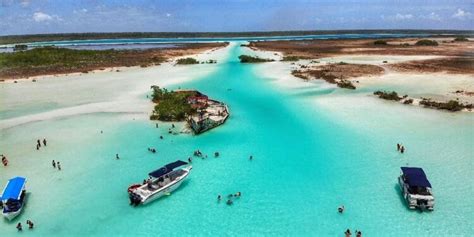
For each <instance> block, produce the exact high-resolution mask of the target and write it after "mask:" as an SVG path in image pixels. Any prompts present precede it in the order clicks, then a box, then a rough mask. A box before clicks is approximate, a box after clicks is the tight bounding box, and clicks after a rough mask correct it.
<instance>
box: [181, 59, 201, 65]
mask: <svg viewBox="0 0 474 237" xmlns="http://www.w3.org/2000/svg"><path fill="white" fill-rule="evenodd" d="M176 64H178V65H188V64H199V61H198V60H196V59H195V58H180V59H178V60H176Z"/></svg>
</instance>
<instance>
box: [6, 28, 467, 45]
mask: <svg viewBox="0 0 474 237" xmlns="http://www.w3.org/2000/svg"><path fill="white" fill-rule="evenodd" d="M324 34H430V35H439V36H443V35H468V36H469V35H471V36H474V31H469V30H403V29H401V30H321V31H319V30H318V31H254V32H116V33H100V32H97V33H93V32H90V33H57V34H30V35H5V36H0V45H2V44H17V43H28V42H42V41H64V40H85V39H135V38H218V37H224V38H225V37H273V36H307V35H324Z"/></svg>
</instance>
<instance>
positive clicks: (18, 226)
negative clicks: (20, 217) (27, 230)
mask: <svg viewBox="0 0 474 237" xmlns="http://www.w3.org/2000/svg"><path fill="white" fill-rule="evenodd" d="M16 229H17V230H18V231H22V230H23V226H21V222H18V224H17V225H16Z"/></svg>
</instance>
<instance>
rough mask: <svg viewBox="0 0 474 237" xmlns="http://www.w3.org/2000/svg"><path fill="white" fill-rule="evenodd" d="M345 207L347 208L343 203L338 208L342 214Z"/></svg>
mask: <svg viewBox="0 0 474 237" xmlns="http://www.w3.org/2000/svg"><path fill="white" fill-rule="evenodd" d="M344 209H345V208H344V205H342V206H340V207H338V208H337V211H338V212H339V213H341V214H342V213H343V212H344Z"/></svg>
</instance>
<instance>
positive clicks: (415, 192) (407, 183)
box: [398, 167, 435, 211]
mask: <svg viewBox="0 0 474 237" xmlns="http://www.w3.org/2000/svg"><path fill="white" fill-rule="evenodd" d="M401 169H402V173H401V175H400V177H398V183H399V184H400V189H401V191H402V195H403V198H405V200H406V201H407V204H408V207H409V208H410V209H416V208H419V209H421V210H424V209H426V210H430V211H433V210H434V204H435V200H434V196H433V193H432V191H431V184H430V182H429V181H428V179H427V178H426V174H425V172H424V171H423V169H422V168H416V167H401Z"/></svg>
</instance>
